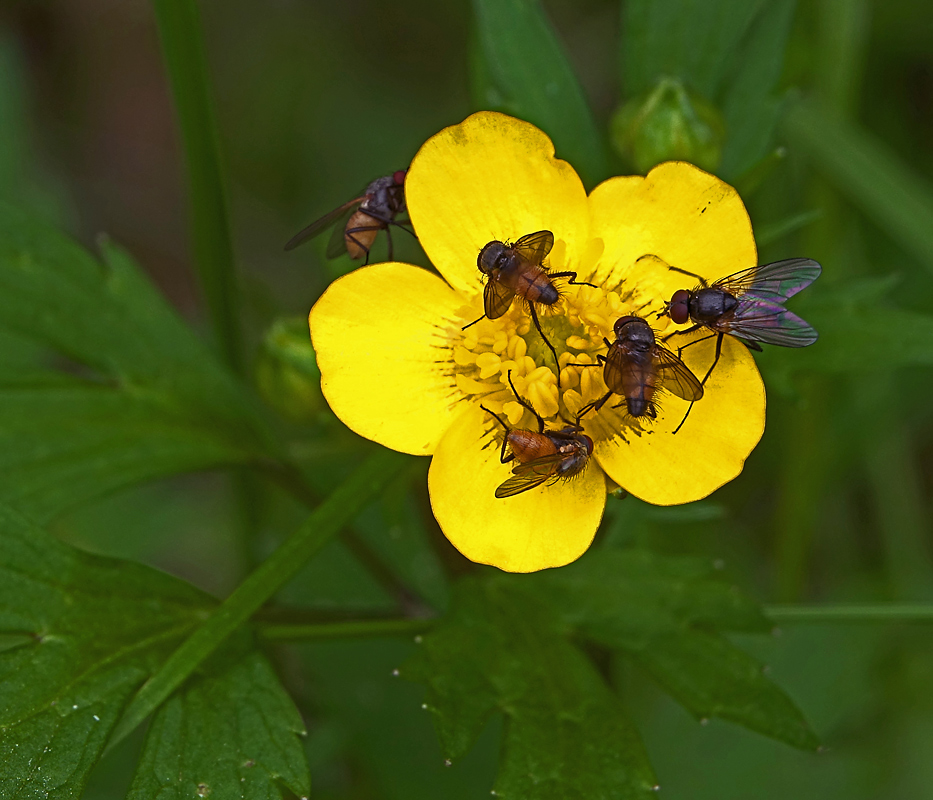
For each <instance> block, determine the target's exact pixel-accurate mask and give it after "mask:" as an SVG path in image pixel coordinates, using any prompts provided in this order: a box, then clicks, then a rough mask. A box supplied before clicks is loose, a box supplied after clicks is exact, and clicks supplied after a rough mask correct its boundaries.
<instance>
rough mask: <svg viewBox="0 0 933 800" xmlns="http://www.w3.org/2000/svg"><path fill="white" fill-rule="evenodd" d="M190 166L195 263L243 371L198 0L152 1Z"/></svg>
mask: <svg viewBox="0 0 933 800" xmlns="http://www.w3.org/2000/svg"><path fill="white" fill-rule="evenodd" d="M153 8H154V10H155V17H156V22H157V24H158V28H159V39H160V40H161V43H162V54H163V56H164V58H165V66H166V68H167V70H168V76H169V81H170V83H171V87H172V95H173V97H174V100H175V110H176V112H177V114H178V124H179V127H180V128H181V138H182V143H183V146H184V151H185V160H186V163H187V168H188V190H189V195H190V204H191V208H190V213H191V237H192V244H193V247H194V256H195V263H196V265H197V269H198V273H199V275H200V279H201V285H202V288H203V290H204V294H205V296H206V298H207V304H208V307H209V308H210V312H211V319H212V322H213V328H214V333H215V336H216V337H217V342H218V345H219V347H220V350H221V352H222V353H223V356H224V359H225V360H226V362H227V364H228V365H229V366H230V367H231V368H232V369H233V370H234V371H235V372H242V369H243V353H242V345H241V340H240V323H239V316H238V314H237V287H236V273H235V271H234V260H233V245H232V243H231V237H230V222H229V218H228V214H227V199H226V192H225V189H224V180H223V173H222V171H221V166H220V152H219V147H218V135H217V124H216V121H215V119H214V110H213V107H212V105H211V100H210V91H209V81H208V77H207V60H206V58H205V55H204V43H203V41H202V39H201V22H200V15H199V13H198V6H197V3H196V2H195V0H153Z"/></svg>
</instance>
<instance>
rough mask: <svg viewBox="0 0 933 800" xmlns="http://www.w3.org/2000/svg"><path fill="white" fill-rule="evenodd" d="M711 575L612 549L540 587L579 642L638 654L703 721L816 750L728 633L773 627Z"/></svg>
mask: <svg viewBox="0 0 933 800" xmlns="http://www.w3.org/2000/svg"><path fill="white" fill-rule="evenodd" d="M712 573H713V570H712V565H710V564H708V563H707V562H703V561H700V560H698V559H692V558H678V559H672V558H664V557H661V556H657V555H653V554H651V553H647V552H638V551H611V550H603V551H599V552H595V553H593V552H591V553H590V554H588V555H586V556H584V557H583V558H582V559H580V560H579V561H577V562H576V563H574V564H572V565H570V566H568V567H565V568H563V569H561V570H556V571H554V572H552V573H545V574H542V575H540V576H534V577H533V578H532V581H533V582H534V583H536V584H538V585H539V587H541V588H542V589H543V593H544V596H546V597H548V599H549V601H550V602H551V604H552V605H553V607H554V609H555V611H556V612H557V613H559V614H560V615H561V617H562V618H563V619H564V620H565V621H566V622H567V624H569V625H570V626H572V629H573V630H574V631H576V632H577V633H578V634H579V635H580V636H583V637H585V638H588V639H590V640H592V641H594V642H597V643H598V644H601V645H603V646H606V647H610V648H614V649H619V650H622V651H624V652H626V653H627V654H629V655H630V656H632V657H633V658H634V659H635V660H636V661H637V662H638V663H639V664H641V666H642V667H643V668H644V669H645V670H646V671H648V672H649V673H650V674H651V675H652V676H653V677H654V678H655V680H657V681H658V683H659V684H661V686H662V687H664V688H665V689H667V691H669V692H670V693H671V694H672V695H673V696H674V697H675V699H677V700H678V701H679V702H681V703H682V704H683V705H684V706H685V707H686V708H687V709H688V710H690V711H691V712H693V713H694V714H695V715H696V716H698V717H700V718H704V717H710V716H719V717H722V718H723V719H728V720H731V721H733V722H737V723H739V724H741V725H744V726H745V727H747V728H750V729H752V730H755V731H758V732H759V733H763V734H765V735H767V736H771V737H773V738H775V739H779V740H780V741H783V742H787V743H788V744H791V745H794V746H795V747H801V748H807V749H815V748H816V747H817V745H818V743H819V742H818V740H817V737H816V735H815V734H814V733H813V731H812V730H811V729H810V727H809V726H808V724H807V722H806V720H805V719H804V717H803V715H802V714H801V713H800V711H799V710H798V709H797V708H796V706H795V705H794V704H793V702H792V701H791V700H790V698H788V697H787V695H785V694H784V692H782V691H781V690H780V689H779V688H778V687H777V686H776V685H775V684H773V683H772V682H771V681H769V680H768V679H767V677H766V676H765V675H764V673H763V670H762V666H761V665H760V664H758V663H757V662H756V661H755V660H754V659H752V658H751V657H750V656H748V655H747V654H746V653H744V652H743V651H741V650H739V649H738V648H737V647H735V646H734V645H732V644H731V643H730V642H729V640H728V639H726V638H725V637H724V636H722V635H721V633H720V632H721V631H750V632H754V631H758V632H764V631H768V630H770V628H771V623H770V622H769V620H768V619H767V617H766V616H764V614H763V613H762V611H761V609H760V608H759V607H758V606H757V605H756V604H755V603H754V602H752V601H751V600H750V599H749V598H747V597H745V596H744V595H743V594H741V593H740V592H739V591H738V590H737V589H736V588H735V587H732V586H730V585H729V584H727V583H725V582H723V581H721V580H715V579H713V574H712Z"/></svg>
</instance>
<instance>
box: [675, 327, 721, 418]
mask: <svg viewBox="0 0 933 800" xmlns="http://www.w3.org/2000/svg"><path fill="white" fill-rule="evenodd" d="M724 336H725V334H724V333H717V334H716V357H715V358H714V359H713V364H712V366H711V367H710V368H709V369H708V370H707V371H706V375H704V376H703V380H701V381H700V385H701V386H706V381H708V380H709V376H710V375H712V374H713V370H714V369H716V365H717V364H718V363H719V356H721V355H722V340H723V337H724ZM709 338H710V337H709V336H704V337H703V338H702V339H697V340H696V342H705V341H706V340H707V339H709ZM696 342H690V344H696ZM690 344H688V345H684V347H682V348H681V351H683V350H684V349H685V348H687V347H689V346H690ZM677 356H678V358H679V357H680V352H678V354H677ZM695 402H696V400H691V401H690V405H689V406H688V407H687V413H686V414H684V418H683V419H682V420H681V421H680V425H678V426H677V427H676V428H674V433H677V431H679V430H680V429H681V428H682V427H683V426H684V423H685V422H686V421H687V417H689V416H690V412H691V411H693V404H694V403H695Z"/></svg>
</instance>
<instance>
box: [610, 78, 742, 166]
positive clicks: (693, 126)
mask: <svg viewBox="0 0 933 800" xmlns="http://www.w3.org/2000/svg"><path fill="white" fill-rule="evenodd" d="M611 135H612V142H613V145H614V146H615V148H616V150H617V151H618V152H619V153H620V154H621V155H622V157H623V158H625V159H626V160H628V161H629V162H630V163H631V164H632V165H634V167H635V168H636V169H637V170H638V172H640V173H643V174H645V173H647V172H648V171H649V170H650V169H651V168H652V167H653V166H655V165H656V164H660V163H661V162H662V161H689V162H690V163H692V164H696V165H697V166H699V167H702V168H703V169H705V170H709V171H713V170H715V169H716V167H718V166H719V162H720V159H721V157H722V144H723V139H724V137H725V129H724V126H723V122H722V117H721V116H720V114H719V112H718V111H717V110H716V109H715V108H714V107H713V106H712V105H711V104H710V103H709V102H707V101H706V100H705V99H704V98H703V97H701V96H700V95H698V94H696V93H695V92H692V91H690V90H688V89H687V88H686V87H685V86H684V85H683V84H682V83H681V82H680V81H679V80H677V79H676V78H661V79H660V80H659V81H658V84H657V86H655V88H654V89H653V90H651V92H650V93H648V94H647V95H642V96H640V97H636V98H634V99H632V100H629V101H628V102H627V103H625V104H624V105H623V106H622V107H621V108H619V110H618V111H616V113H615V114H614V115H613V118H612V123H611Z"/></svg>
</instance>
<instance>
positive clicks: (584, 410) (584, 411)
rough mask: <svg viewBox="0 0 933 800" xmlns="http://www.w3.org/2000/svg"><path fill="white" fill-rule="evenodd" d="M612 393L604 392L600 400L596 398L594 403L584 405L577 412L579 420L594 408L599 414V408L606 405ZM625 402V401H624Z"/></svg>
mask: <svg viewBox="0 0 933 800" xmlns="http://www.w3.org/2000/svg"><path fill="white" fill-rule="evenodd" d="M584 366H587V365H584ZM589 366H595V365H593V364H591V365H589ZM612 395H613V393H612V392H606V394H604V395H603V396H602V397H600V398H599V400H594V401H593V402H592V403H587V404H586V405H585V406H583V408H581V409H580V411H579V413H578V414H577V421H579V420H580V418H581V417H583V416H585V415H586V414H589V413H590V411H593V410H594V409H595V410H596V413H597V414H598V413H599V410H600V409H601V408H602V407H603V406H604V405H606V401H607V400H608V399H609V398H610V397H612ZM623 402H624V401H623Z"/></svg>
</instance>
